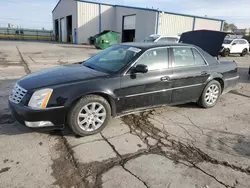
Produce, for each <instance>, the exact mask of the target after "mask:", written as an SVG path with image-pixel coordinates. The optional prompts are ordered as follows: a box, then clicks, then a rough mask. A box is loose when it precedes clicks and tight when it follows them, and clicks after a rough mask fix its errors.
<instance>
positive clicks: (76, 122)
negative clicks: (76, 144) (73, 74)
mask: <svg viewBox="0 0 250 188" xmlns="http://www.w3.org/2000/svg"><path fill="white" fill-rule="evenodd" d="M110 118H111V108H110V105H109V103H108V101H107V100H105V99H104V98H102V97H101V96H97V95H88V96H85V97H83V98H82V99H80V100H79V101H78V102H77V103H76V104H75V105H74V106H73V107H72V108H71V110H70V112H69V114H68V124H69V127H70V128H71V129H72V131H73V132H74V133H75V134H76V135H79V136H88V135H92V134H96V133H99V132H101V131H102V130H103V129H104V128H105V127H106V125H107V124H108V122H109V120H110Z"/></svg>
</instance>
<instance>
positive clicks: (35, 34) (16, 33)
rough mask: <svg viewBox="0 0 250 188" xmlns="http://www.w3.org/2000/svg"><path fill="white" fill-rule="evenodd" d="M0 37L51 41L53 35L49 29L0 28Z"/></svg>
mask: <svg viewBox="0 0 250 188" xmlns="http://www.w3.org/2000/svg"><path fill="white" fill-rule="evenodd" d="M0 39H12V40H42V41H52V40H54V36H53V31H50V30H33V29H19V28H0Z"/></svg>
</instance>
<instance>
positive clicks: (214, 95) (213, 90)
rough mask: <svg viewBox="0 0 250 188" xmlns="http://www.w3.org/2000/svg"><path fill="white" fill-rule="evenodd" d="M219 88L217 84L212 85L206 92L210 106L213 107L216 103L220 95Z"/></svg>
mask: <svg viewBox="0 0 250 188" xmlns="http://www.w3.org/2000/svg"><path fill="white" fill-rule="evenodd" d="M219 92H220V90H219V87H218V86H217V85H216V84H212V85H210V86H209V88H208V89H207V91H206V94H205V101H206V103H207V104H208V105H213V104H215V103H216V101H217V99H218V97H219V95H220V93H219Z"/></svg>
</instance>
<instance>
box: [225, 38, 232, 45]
mask: <svg viewBox="0 0 250 188" xmlns="http://www.w3.org/2000/svg"><path fill="white" fill-rule="evenodd" d="M231 42H233V40H229V39H225V40H224V41H223V44H231Z"/></svg>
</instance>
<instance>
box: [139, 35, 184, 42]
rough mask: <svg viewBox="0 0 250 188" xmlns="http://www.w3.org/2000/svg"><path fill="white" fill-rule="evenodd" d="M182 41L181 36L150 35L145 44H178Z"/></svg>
mask: <svg viewBox="0 0 250 188" xmlns="http://www.w3.org/2000/svg"><path fill="white" fill-rule="evenodd" d="M179 40H180V37H179V36H164V35H156V34H154V35H150V36H149V37H147V38H146V39H144V40H143V42H169V43H178V42H179Z"/></svg>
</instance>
